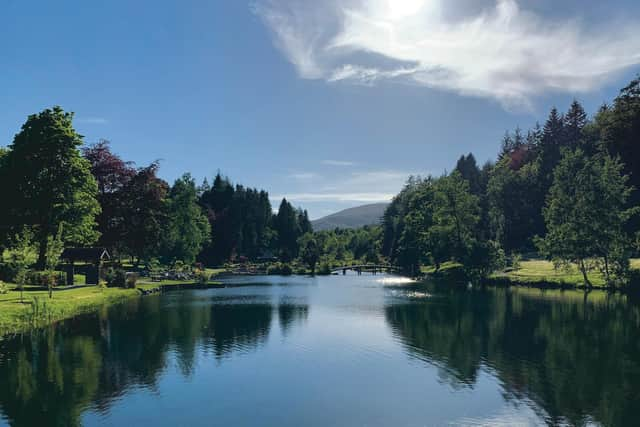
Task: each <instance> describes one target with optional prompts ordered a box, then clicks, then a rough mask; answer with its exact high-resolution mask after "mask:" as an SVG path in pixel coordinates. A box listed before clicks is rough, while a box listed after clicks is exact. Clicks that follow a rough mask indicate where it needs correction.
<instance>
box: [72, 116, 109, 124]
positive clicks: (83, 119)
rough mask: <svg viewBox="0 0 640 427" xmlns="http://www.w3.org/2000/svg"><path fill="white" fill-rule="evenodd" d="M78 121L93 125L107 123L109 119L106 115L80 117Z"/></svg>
mask: <svg viewBox="0 0 640 427" xmlns="http://www.w3.org/2000/svg"><path fill="white" fill-rule="evenodd" d="M76 122H78V123H87V124H91V125H105V124H107V123H109V120H107V119H105V118H104V117H79V118H77V119H76Z"/></svg>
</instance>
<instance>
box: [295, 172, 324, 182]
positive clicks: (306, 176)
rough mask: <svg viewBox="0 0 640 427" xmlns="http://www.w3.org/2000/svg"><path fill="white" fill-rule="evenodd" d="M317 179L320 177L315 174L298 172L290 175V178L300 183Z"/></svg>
mask: <svg viewBox="0 0 640 427" xmlns="http://www.w3.org/2000/svg"><path fill="white" fill-rule="evenodd" d="M317 177H318V175H317V174H316V173H314V172H298V173H291V174H289V178H292V179H296V180H299V181H308V180H311V179H314V178H317Z"/></svg>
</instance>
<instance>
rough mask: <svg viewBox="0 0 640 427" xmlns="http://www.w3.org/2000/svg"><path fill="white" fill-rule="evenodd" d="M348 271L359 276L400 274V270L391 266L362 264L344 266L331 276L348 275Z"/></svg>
mask: <svg viewBox="0 0 640 427" xmlns="http://www.w3.org/2000/svg"><path fill="white" fill-rule="evenodd" d="M347 271H355V272H356V273H358V275H360V274H362V273H371V274H378V273H385V272H386V273H399V272H400V268H399V267H397V266H395V265H391V264H360V265H344V266H342V267H336V268H334V269H333V270H331V274H340V272H342V274H347Z"/></svg>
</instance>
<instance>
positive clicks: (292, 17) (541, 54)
mask: <svg viewBox="0 0 640 427" xmlns="http://www.w3.org/2000/svg"><path fill="white" fill-rule="evenodd" d="M454 4H455V3H454ZM445 7H450V2H446V1H445V0H345V1H338V0H323V1H321V2H316V1H313V2H311V1H303V0H261V1H259V2H258V3H257V4H256V5H255V7H254V11H255V13H257V14H258V15H259V16H260V17H261V18H262V20H263V21H264V22H265V24H266V25H267V26H268V27H269V28H270V30H271V31H272V33H273V35H274V40H275V44H276V45H277V46H278V48H279V49H280V50H281V51H282V52H283V54H284V55H285V56H286V58H287V59H288V60H289V61H290V62H291V63H292V64H293V65H294V66H295V68H296V69H297V71H298V74H299V75H300V77H302V78H305V79H324V80H326V81H328V82H352V83H358V84H366V85H373V84H376V83H378V82H380V81H395V82H402V83H410V84H415V85H419V86H425V87H432V88H438V89H443V90H449V91H453V92H456V93H459V94H462V95H471V96H479V97H484V98H492V99H496V100H498V101H499V102H501V103H502V104H503V105H505V106H507V107H509V106H520V107H522V106H525V107H527V106H529V105H530V102H531V100H532V99H533V98H534V97H535V96H536V95H539V94H542V93H550V92H570V93H586V92H590V91H593V90H596V89H598V88H600V87H602V86H603V85H604V84H606V83H607V82H609V81H610V80H611V79H612V78H614V77H615V76H616V75H617V74H618V73H620V72H622V71H624V70H626V69H628V68H629V67H631V66H634V65H638V64H640V25H638V22H627V23H615V24H614V23H611V24H610V25H606V26H603V27H598V28H593V27H590V28H588V29H587V28H586V25H584V24H583V23H581V21H580V20H578V19H577V18H576V19H570V20H567V19H565V20H558V19H550V18H548V17H543V16H540V15H536V14H535V13H533V12H531V11H528V10H524V9H523V8H522V7H521V6H520V3H519V2H518V1H517V0H495V1H493V2H491V5H490V7H487V8H485V9H482V10H481V11H479V12H478V13H476V14H475V15H472V16H465V17H463V18H458V19H456V20H453V21H452V20H449V19H446V18H445V13H444V10H445Z"/></svg>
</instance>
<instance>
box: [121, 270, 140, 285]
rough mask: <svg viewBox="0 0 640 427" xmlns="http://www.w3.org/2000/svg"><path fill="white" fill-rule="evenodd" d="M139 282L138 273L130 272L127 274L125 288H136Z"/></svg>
mask: <svg viewBox="0 0 640 427" xmlns="http://www.w3.org/2000/svg"><path fill="white" fill-rule="evenodd" d="M137 283H138V273H133V272H128V273H126V274H125V278H124V287H125V289H135V288H136V284H137Z"/></svg>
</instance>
